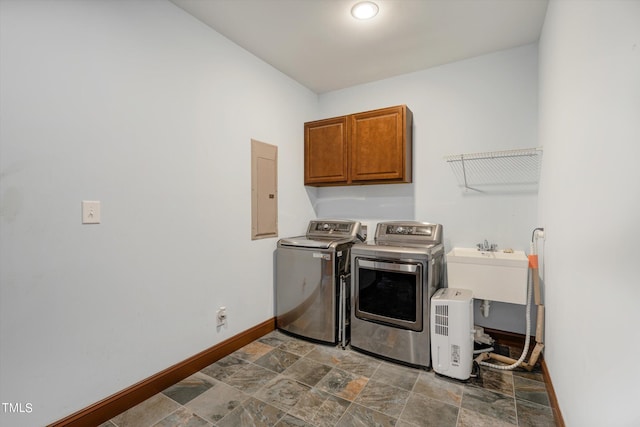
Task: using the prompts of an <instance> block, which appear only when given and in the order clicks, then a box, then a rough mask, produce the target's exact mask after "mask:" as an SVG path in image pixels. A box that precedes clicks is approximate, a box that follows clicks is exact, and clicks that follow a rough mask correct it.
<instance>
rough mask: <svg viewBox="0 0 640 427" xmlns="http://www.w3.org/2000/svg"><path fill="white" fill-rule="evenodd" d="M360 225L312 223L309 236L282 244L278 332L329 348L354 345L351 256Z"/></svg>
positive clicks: (278, 251) (278, 265) (278, 274)
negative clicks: (325, 344) (352, 343)
mask: <svg viewBox="0 0 640 427" xmlns="http://www.w3.org/2000/svg"><path fill="white" fill-rule="evenodd" d="M361 230H362V226H361V225H360V222H358V221H347V220H312V221H310V222H309V226H308V228H307V234H306V235H304V236H298V237H291V238H286V239H281V240H279V241H278V246H277V249H276V327H277V328H278V329H280V330H282V331H285V332H287V333H290V334H293V335H296V336H298V337H301V338H306V339H309V340H312V341H317V342H321V343H327V344H340V345H341V346H342V347H343V348H344V347H345V346H346V345H347V343H348V341H349V309H350V292H349V285H350V276H349V274H350V251H351V247H352V246H353V244H354V243H355V242H356V241H358V240H361V241H363V240H364V238H363V237H362V235H361Z"/></svg>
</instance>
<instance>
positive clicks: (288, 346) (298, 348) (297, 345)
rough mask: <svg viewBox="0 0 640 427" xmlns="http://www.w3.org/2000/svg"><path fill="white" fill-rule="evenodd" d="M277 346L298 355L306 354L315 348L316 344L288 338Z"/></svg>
mask: <svg viewBox="0 0 640 427" xmlns="http://www.w3.org/2000/svg"><path fill="white" fill-rule="evenodd" d="M278 348H279V349H280V350H283V351H287V352H289V353H293V354H297V355H298V356H306V355H307V354H309V353H311V352H312V351H313V350H314V349H315V348H316V345H315V344H311V343H308V342H304V341H297V340H290V341H285V342H283V343H282V344H280V345H279V346H278Z"/></svg>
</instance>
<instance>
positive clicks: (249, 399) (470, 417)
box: [100, 331, 555, 427]
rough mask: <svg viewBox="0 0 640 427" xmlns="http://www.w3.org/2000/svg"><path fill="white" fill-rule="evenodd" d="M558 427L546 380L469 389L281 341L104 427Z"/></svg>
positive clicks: (478, 383) (487, 380) (240, 354)
mask: <svg viewBox="0 0 640 427" xmlns="http://www.w3.org/2000/svg"><path fill="white" fill-rule="evenodd" d="M132 426H135V427H149V426H157V427H163V426H167V427H168V426H189V427H196V426H221V427H223V426H278V427H285V426H298V427H306V426H345V427H352V426H398V427H410V426H437V427H447V426H452V427H456V426H457V427H468V426H490V427H501V426H555V423H554V420H553V414H552V411H551V408H550V407H549V398H548V396H547V392H546V389H545V385H544V382H543V377H542V374H541V373H540V372H535V371H534V372H533V373H530V372H526V371H522V372H510V371H497V370H492V369H489V368H484V367H483V368H482V369H481V375H480V378H473V379H471V380H469V381H468V382H466V383H463V382H459V381H456V380H452V379H448V378H444V377H441V376H438V375H436V374H435V373H434V372H433V371H425V370H420V369H413V368H410V367H406V366H403V365H399V364H395V363H390V362H387V361H383V360H379V359H377V358H374V357H370V356H367V355H364V354H361V353H358V352H356V351H354V350H350V349H347V350H342V349H340V348H334V347H331V346H325V345H319V344H313V343H310V342H307V341H303V340H300V339H296V338H293V337H290V336H288V335H286V334H283V333H282V332H279V331H274V332H271V333H270V334H268V335H265V336H264V337H262V338H260V339H258V340H256V341H254V342H252V343H250V344H248V345H247V346H245V347H243V348H241V349H240V350H238V351H236V352H234V353H232V354H230V355H229V356H227V357H225V358H223V359H221V360H219V361H218V362H216V363H214V364H212V365H210V366H208V367H206V368H204V369H203V370H202V371H200V372H197V373H196V374H194V375H192V376H190V377H189V378H187V379H185V380H183V381H181V382H180V383H178V384H176V385H174V386H172V387H169V388H168V389H166V390H164V391H163V392H162V393H159V394H157V395H155V396H153V397H151V398H150V399H148V400H146V401H144V402H142V403H141V404H139V405H138V406H136V407H134V408H131V409H130V410H128V411H126V412H124V413H122V414H120V415H118V416H117V417H114V418H113V419H112V420H110V421H108V422H106V423H104V424H102V426H100V427H132Z"/></svg>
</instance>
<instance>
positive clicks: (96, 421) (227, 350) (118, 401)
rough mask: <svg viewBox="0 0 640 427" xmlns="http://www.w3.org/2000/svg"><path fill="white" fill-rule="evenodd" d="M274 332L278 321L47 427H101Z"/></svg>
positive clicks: (264, 324) (269, 321) (208, 350)
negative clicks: (99, 426)
mask: <svg viewBox="0 0 640 427" xmlns="http://www.w3.org/2000/svg"><path fill="white" fill-rule="evenodd" d="M274 329H275V318H271V319H269V320H266V321H264V322H262V323H260V324H259V325H256V326H254V327H253V328H251V329H248V330H246V331H244V332H242V333H240V334H238V335H235V336H233V337H231V338H229V339H227V340H225V341H223V342H221V343H219V344H216V345H214V346H213V347H211V348H208V349H207V350H204V351H202V352H200V353H198V354H196V355H195V356H192V357H190V358H189V359H186V360H184V361H182V362H180V363H177V364H175V365H173V366H171V367H169V368H167V369H165V370H163V371H161V372H158V373H157V374H155V375H153V376H151V377H149V378H147V379H145V380H142V381H140V382H139V383H137V384H134V385H132V386H131V387H128V388H126V389H124V390H122V391H120V392H118V393H116V394H114V395H112V396H109V397H107V398H106V399H104V400H101V401H100V402H97V403H94V404H93V405H91V406H88V407H87V408H85V409H82V410H80V411H78V412H76V413H75V414H72V415H69V416H68V417H66V418H63V419H61V420H59V421H56V422H55V423H53V424H50V425H49V426H48V427H62V426H65V427H66V426H71V427H83V426H88V425H94V426H97V425H100V424H102V423H104V422H105V421H108V420H110V419H111V418H113V417H115V416H116V415H118V414H121V413H123V412H124V411H126V410H127V409H130V408H133V407H134V406H136V405H137V404H139V403H142V402H144V401H145V400H147V399H148V398H150V397H151V396H154V395H156V394H158V393H160V392H161V391H162V390H164V389H166V388H167V387H170V386H172V385H174V384H176V383H177V382H179V381H181V380H183V379H185V378H187V377H188V376H189V375H192V374H194V373H196V372H198V371H199V370H201V369H203V368H205V367H207V366H209V365H210V364H212V363H214V362H216V361H217V360H220V359H222V358H223V357H225V356H226V355H228V354H231V353H233V352H234V351H236V350H238V349H239V348H242V347H244V346H245V345H247V344H249V343H250V342H252V341H255V340H256V339H258V338H260V337H262V336H263V335H266V334H268V333H269V332H271V331H273V330H274Z"/></svg>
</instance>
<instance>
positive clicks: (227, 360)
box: [200, 356, 249, 380]
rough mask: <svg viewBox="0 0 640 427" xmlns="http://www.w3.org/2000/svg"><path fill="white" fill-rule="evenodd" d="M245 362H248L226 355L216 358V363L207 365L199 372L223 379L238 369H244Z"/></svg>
mask: <svg viewBox="0 0 640 427" xmlns="http://www.w3.org/2000/svg"><path fill="white" fill-rule="evenodd" d="M247 363H249V362H247V361H246V360H242V359H238V358H237V357H233V356H226V357H223V358H222V359H220V360H218V361H217V362H216V363H213V364H211V365H209V366H207V367H206V368H204V369H203V370H201V371H200V372H202V373H203V374H206V375H209V376H210V377H211V378H215V379H217V380H223V379H225V378H227V377H230V376H231V375H233V374H235V373H236V372H238V371H239V370H241V369H244V368H245V367H246V365H247Z"/></svg>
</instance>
